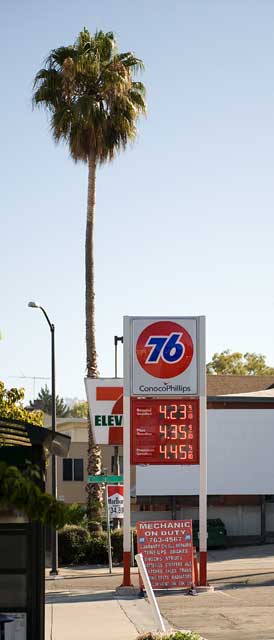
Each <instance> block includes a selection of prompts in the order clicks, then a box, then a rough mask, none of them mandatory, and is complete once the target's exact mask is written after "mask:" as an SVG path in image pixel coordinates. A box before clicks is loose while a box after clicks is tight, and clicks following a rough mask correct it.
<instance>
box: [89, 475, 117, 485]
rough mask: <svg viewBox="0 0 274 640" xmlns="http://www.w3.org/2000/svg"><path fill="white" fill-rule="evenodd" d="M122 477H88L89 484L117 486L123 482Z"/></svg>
mask: <svg viewBox="0 0 274 640" xmlns="http://www.w3.org/2000/svg"><path fill="white" fill-rule="evenodd" d="M123 479H124V476H99V475H98V476H88V483H89V484H105V483H106V484H118V483H119V482H123Z"/></svg>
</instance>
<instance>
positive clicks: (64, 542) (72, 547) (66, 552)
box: [58, 525, 89, 564]
mask: <svg viewBox="0 0 274 640" xmlns="http://www.w3.org/2000/svg"><path fill="white" fill-rule="evenodd" d="M88 541H89V533H88V531H87V529H85V528H84V527H79V526H76V525H67V526H65V527H64V529H62V530H61V531H60V532H59V536H58V548H59V562H60V564H81V563H84V562H85V561H86V560H85V556H86V546H87V543H88Z"/></svg>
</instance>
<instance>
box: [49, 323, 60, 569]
mask: <svg viewBox="0 0 274 640" xmlns="http://www.w3.org/2000/svg"><path fill="white" fill-rule="evenodd" d="M50 331H51V422H52V439H53V440H54V438H55V433H56V392H55V340H54V334H55V327H54V324H50ZM51 463H52V478H51V479H52V495H53V497H54V498H55V500H57V470H56V456H55V455H54V454H52V457H51ZM51 553H52V563H51V572H50V575H55V576H57V575H58V533H57V531H56V529H54V528H52V533H51Z"/></svg>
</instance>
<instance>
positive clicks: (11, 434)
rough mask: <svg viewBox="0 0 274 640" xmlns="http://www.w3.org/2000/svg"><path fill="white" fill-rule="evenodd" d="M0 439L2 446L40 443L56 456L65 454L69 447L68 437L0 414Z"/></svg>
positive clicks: (28, 445) (25, 445)
mask: <svg viewBox="0 0 274 640" xmlns="http://www.w3.org/2000/svg"><path fill="white" fill-rule="evenodd" d="M0 441H1V444H2V446H4V447H5V446H15V445H17V446H18V445H19V446H24V447H31V446H32V445H41V446H43V447H45V448H47V449H48V450H49V451H50V452H51V453H52V454H54V455H56V456H66V455H67V454H68V451H69V447H70V437H69V436H66V435H64V434H63V433H59V432H57V431H56V432H55V434H54V436H53V433H52V431H51V430H49V429H46V427H40V426H39V425H36V424H30V423H29V422H24V421H22V420H13V419H12V418H4V417H2V416H0Z"/></svg>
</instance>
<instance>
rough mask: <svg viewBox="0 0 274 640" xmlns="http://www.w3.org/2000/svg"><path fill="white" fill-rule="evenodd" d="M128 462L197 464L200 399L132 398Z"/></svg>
mask: <svg viewBox="0 0 274 640" xmlns="http://www.w3.org/2000/svg"><path fill="white" fill-rule="evenodd" d="M131 464H199V399H198V398H194V399H193V398H180V399H176V398H174V399H173V398H172V400H171V399H168V400H167V399H164V398H162V399H159V398H158V399H156V398H141V399H138V398H131Z"/></svg>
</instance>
